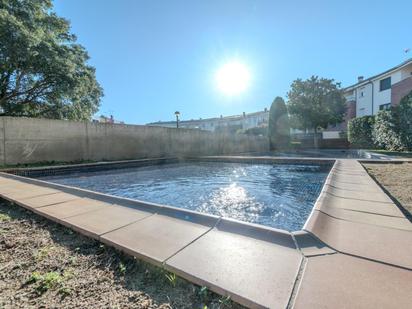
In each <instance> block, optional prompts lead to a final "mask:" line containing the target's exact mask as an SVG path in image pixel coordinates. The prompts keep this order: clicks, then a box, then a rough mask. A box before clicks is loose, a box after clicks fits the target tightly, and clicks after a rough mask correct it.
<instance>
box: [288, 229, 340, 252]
mask: <svg viewBox="0 0 412 309" xmlns="http://www.w3.org/2000/svg"><path fill="white" fill-rule="evenodd" d="M292 235H293V236H294V238H295V240H296V243H297V245H298V247H299V250H300V251H301V252H302V253H303V255H304V256H315V255H325V254H333V253H336V251H335V250H333V249H332V248H329V247H328V246H327V245H326V244H324V243H323V242H321V241H320V240H319V239H317V238H316V237H314V236H313V235H311V234H310V233H308V232H305V231H298V232H293V233H292Z"/></svg>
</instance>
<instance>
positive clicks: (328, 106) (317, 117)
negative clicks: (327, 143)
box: [288, 76, 346, 148]
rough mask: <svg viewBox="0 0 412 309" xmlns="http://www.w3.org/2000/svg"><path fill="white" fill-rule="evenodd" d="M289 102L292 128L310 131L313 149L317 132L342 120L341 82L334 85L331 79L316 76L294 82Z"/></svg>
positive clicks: (343, 100) (342, 99)
mask: <svg viewBox="0 0 412 309" xmlns="http://www.w3.org/2000/svg"><path fill="white" fill-rule="evenodd" d="M288 99H289V101H288V110H289V114H290V115H291V117H292V125H293V127H295V128H297V129H303V130H307V129H313V131H314V133H315V134H314V144H315V147H316V148H317V147H318V140H317V132H318V129H319V128H326V127H327V126H328V125H330V124H337V123H340V122H342V121H343V116H344V115H345V110H346V106H345V98H344V97H343V93H342V91H341V89H340V83H335V81H334V80H333V79H327V78H319V77H317V76H312V77H311V78H309V79H307V80H301V79H297V80H295V81H294V82H293V83H292V85H291V89H290V91H289V92H288Z"/></svg>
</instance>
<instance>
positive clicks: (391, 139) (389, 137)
mask: <svg viewBox="0 0 412 309" xmlns="http://www.w3.org/2000/svg"><path fill="white" fill-rule="evenodd" d="M373 141H374V142H375V144H376V145H378V146H379V147H381V148H384V149H386V150H391V151H403V150H406V149H405V145H404V144H403V143H402V140H401V137H400V134H399V119H398V111H397V109H390V110H383V111H380V112H379V113H378V114H377V115H376V117H375V124H374V126H373Z"/></svg>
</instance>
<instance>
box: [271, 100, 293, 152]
mask: <svg viewBox="0 0 412 309" xmlns="http://www.w3.org/2000/svg"><path fill="white" fill-rule="evenodd" d="M268 134H269V143H270V149H271V150H273V149H276V148H285V147H287V146H288V145H289V141H290V126H289V116H288V111H287V108H286V104H285V101H284V100H283V99H282V98H281V97H276V98H275V100H274V101H273V102H272V105H271V106H270V110H269V129H268Z"/></svg>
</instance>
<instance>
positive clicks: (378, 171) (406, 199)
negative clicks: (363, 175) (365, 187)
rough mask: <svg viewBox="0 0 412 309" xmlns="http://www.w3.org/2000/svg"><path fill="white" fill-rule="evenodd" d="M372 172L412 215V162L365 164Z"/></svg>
mask: <svg viewBox="0 0 412 309" xmlns="http://www.w3.org/2000/svg"><path fill="white" fill-rule="evenodd" d="M364 166H365V167H366V169H367V171H368V173H369V174H371V175H372V176H373V177H374V178H375V179H376V180H377V181H378V182H379V183H380V184H381V185H382V186H383V187H384V189H386V190H387V191H388V192H389V193H390V195H392V197H393V198H395V199H396V201H397V202H398V203H399V204H400V205H401V206H402V207H403V208H404V209H405V210H406V211H408V212H409V218H411V217H412V162H410V163H406V162H405V163H401V164H364Z"/></svg>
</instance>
